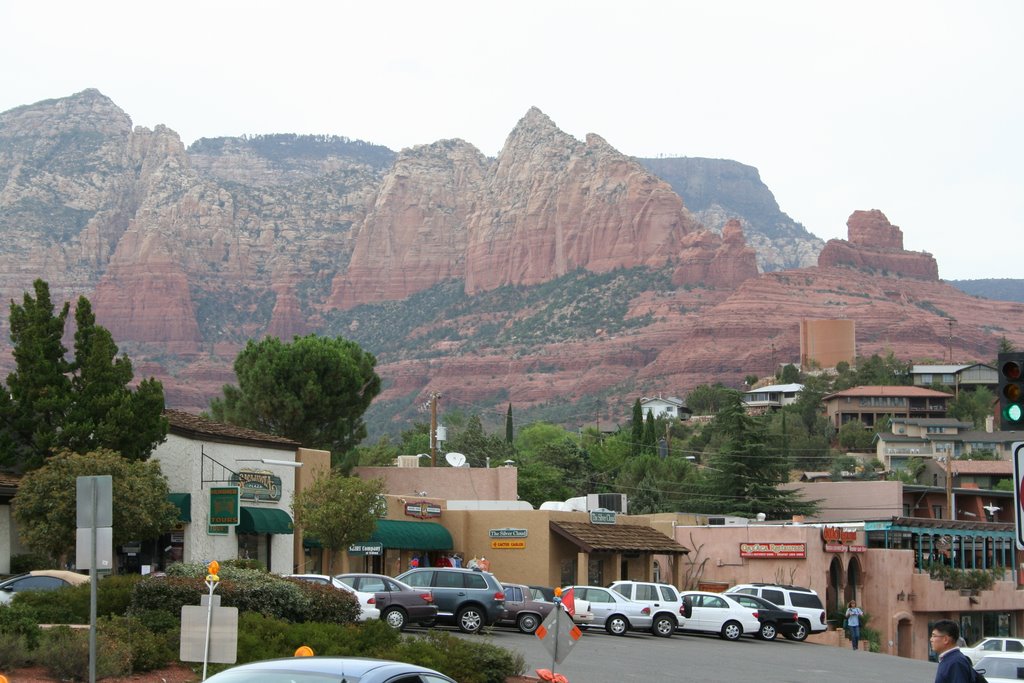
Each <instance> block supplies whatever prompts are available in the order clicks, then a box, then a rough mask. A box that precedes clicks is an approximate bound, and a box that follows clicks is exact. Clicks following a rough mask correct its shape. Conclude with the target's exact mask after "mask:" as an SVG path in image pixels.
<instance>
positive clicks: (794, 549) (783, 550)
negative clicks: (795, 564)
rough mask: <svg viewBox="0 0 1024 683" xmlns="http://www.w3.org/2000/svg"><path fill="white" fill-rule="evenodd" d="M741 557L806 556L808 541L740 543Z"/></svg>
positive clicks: (798, 557)
mask: <svg viewBox="0 0 1024 683" xmlns="http://www.w3.org/2000/svg"><path fill="white" fill-rule="evenodd" d="M740 557H762V558H773V559H777V558H790V559H792V558H797V559H800V558H805V557H807V544H806V543H740Z"/></svg>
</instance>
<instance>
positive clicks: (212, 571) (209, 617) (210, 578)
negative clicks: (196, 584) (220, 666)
mask: <svg viewBox="0 0 1024 683" xmlns="http://www.w3.org/2000/svg"><path fill="white" fill-rule="evenodd" d="M207 571H208V572H209V573H208V574H207V575H206V586H207V587H208V588H209V589H210V598H209V603H210V604H209V605H207V606H206V638H205V640H204V642H203V680H204V681H205V680H206V665H207V664H208V663H209V661H210V631H211V630H212V629H213V591H214V590H216V589H217V582H218V581H220V577H219V576H218V573H219V572H220V563H219V562H217V561H216V560H214V561H213V562H211V563H210V564H209V565H208V566H207Z"/></svg>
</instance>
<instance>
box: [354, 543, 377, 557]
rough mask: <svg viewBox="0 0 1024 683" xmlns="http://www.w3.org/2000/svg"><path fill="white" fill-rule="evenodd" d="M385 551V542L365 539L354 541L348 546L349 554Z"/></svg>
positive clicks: (370, 553) (371, 553)
mask: <svg viewBox="0 0 1024 683" xmlns="http://www.w3.org/2000/svg"><path fill="white" fill-rule="evenodd" d="M383 553H384V544H383V543H378V542H376V541H365V542H363V543H353V544H352V545H350V546H349V547H348V554H349V555H375V556H376V555H382V554H383Z"/></svg>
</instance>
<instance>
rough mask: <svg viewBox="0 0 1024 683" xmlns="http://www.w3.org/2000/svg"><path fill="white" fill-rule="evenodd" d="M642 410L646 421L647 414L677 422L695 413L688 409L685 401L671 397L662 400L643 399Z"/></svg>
mask: <svg viewBox="0 0 1024 683" xmlns="http://www.w3.org/2000/svg"><path fill="white" fill-rule="evenodd" d="M640 409H641V410H642V411H643V415H644V419H646V418H647V413H648V412H650V413H652V414H653V415H654V417H656V418H658V417H668V418H672V419H676V420H685V419H687V418H688V417H689V416H690V415H692V414H693V411H692V410H690V409H689V408H687V407H686V404H685V403H684V402H683V399H681V398H676V397H675V396H669V397H666V398H662V397H661V396H658V397H657V398H647V397H644V398H641V399H640Z"/></svg>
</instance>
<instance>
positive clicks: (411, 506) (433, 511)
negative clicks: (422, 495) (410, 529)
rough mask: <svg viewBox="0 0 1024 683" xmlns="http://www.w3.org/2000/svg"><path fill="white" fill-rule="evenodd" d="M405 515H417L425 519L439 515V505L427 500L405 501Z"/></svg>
mask: <svg viewBox="0 0 1024 683" xmlns="http://www.w3.org/2000/svg"><path fill="white" fill-rule="evenodd" d="M405 516H406V517H419V518H420V519H427V518H429V517H440V516H441V506H440V505H438V504H437V503H431V502H430V501H428V500H417V501H414V502H411V503H406V504H405Z"/></svg>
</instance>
